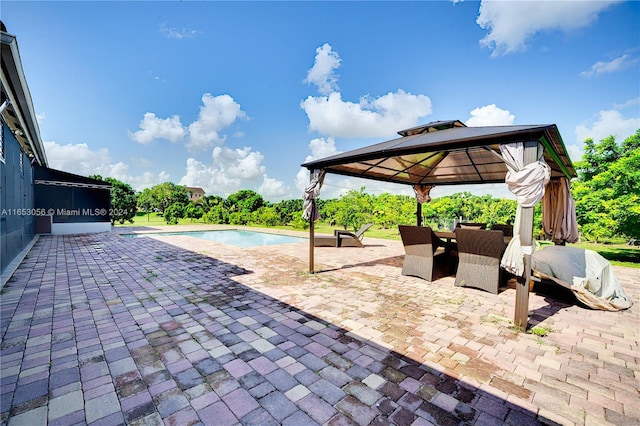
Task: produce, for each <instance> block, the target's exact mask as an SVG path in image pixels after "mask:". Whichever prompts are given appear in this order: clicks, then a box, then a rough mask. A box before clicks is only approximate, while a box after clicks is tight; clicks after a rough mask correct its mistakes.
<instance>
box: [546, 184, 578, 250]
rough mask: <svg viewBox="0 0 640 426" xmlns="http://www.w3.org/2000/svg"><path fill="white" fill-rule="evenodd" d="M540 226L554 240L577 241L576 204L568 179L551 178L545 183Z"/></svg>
mask: <svg viewBox="0 0 640 426" xmlns="http://www.w3.org/2000/svg"><path fill="white" fill-rule="evenodd" d="M542 227H543V229H544V233H545V234H546V235H547V236H548V237H550V238H551V239H552V240H553V241H554V242H565V241H566V242H569V243H575V242H576V241H578V238H579V234H578V223H577V220H576V204H575V202H574V201H573V197H572V196H571V183H570V182H569V179H567V178H565V177H562V178H559V179H553V180H552V181H551V182H549V185H547V188H546V190H545V194H544V197H542Z"/></svg>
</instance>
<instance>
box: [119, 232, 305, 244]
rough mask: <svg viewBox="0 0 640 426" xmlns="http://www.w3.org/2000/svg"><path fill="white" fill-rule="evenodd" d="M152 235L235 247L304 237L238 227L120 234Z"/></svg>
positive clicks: (129, 236) (274, 242)
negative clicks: (190, 238)
mask: <svg viewBox="0 0 640 426" xmlns="http://www.w3.org/2000/svg"><path fill="white" fill-rule="evenodd" d="M154 235H163V236H173V235H186V236H189V237H195V238H202V239H203V240H209V241H215V242H217V243H222V244H228V245H232V246H236V247H257V246H269V245H274V244H288V243H299V242H301V241H305V240H306V238H301V237H290V236H288V235H277V234H268V233H266V232H255V231H243V230H238V229H225V230H219V231H183V232H154V233H147V234H122V236H123V237H125V238H138V237H148V236H154Z"/></svg>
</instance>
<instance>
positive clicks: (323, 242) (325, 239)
mask: <svg viewBox="0 0 640 426" xmlns="http://www.w3.org/2000/svg"><path fill="white" fill-rule="evenodd" d="M372 226H373V223H367V224H366V225H363V226H362V227H361V228H360V229H358V230H357V231H356V232H351V231H345V230H343V229H336V230H334V231H333V236H328V235H327V236H323V235H321V236H317V237H315V238H314V239H313V245H314V247H364V244H362V239H363V238H364V233H365V232H367V231H368V230H369V228H371V227H372Z"/></svg>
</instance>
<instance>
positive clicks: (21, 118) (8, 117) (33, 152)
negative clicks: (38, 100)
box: [0, 31, 47, 166]
mask: <svg viewBox="0 0 640 426" xmlns="http://www.w3.org/2000/svg"><path fill="white" fill-rule="evenodd" d="M0 46H1V53H0V55H1V60H2V73H1V82H2V101H1V102H4V101H5V100H7V99H8V100H9V102H10V103H9V104H8V106H7V108H5V109H4V111H2V118H3V120H4V121H5V123H6V124H7V125H8V126H9V129H10V130H11V132H12V133H13V135H14V136H15V138H16V140H17V141H18V143H20V145H21V146H22V148H23V150H24V151H25V152H26V153H27V155H29V157H31V158H35V159H36V161H37V162H38V164H40V165H42V166H46V165H47V156H46V154H45V150H44V145H43V143H42V139H41V138H40V128H39V127H38V121H37V118H36V114H35V110H34V108H33V101H32V99H31V93H30V92H29V86H28V85H27V80H26V78H25V75H24V71H23V69H22V62H21V60H20V53H19V51H18V42H17V40H16V37H15V36H13V35H11V34H8V33H6V32H4V31H2V32H0Z"/></svg>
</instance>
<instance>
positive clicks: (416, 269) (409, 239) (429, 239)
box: [398, 225, 448, 281]
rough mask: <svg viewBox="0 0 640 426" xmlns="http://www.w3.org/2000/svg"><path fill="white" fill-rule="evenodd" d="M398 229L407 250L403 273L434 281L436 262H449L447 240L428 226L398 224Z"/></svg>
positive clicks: (405, 250)
mask: <svg viewBox="0 0 640 426" xmlns="http://www.w3.org/2000/svg"><path fill="white" fill-rule="evenodd" d="M398 230H399V231H400V237H401V238H402V245H404V252H405V255H404V263H403V265H402V275H410V276H413V277H419V278H422V279H424V280H427V281H433V276H434V274H433V273H434V270H435V264H436V263H437V262H438V263H439V262H446V263H447V264H448V252H447V251H446V250H445V246H446V244H445V242H444V241H442V240H441V239H440V238H438V237H437V236H436V234H434V232H433V230H432V229H431V228H429V227H428V226H408V225H398Z"/></svg>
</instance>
